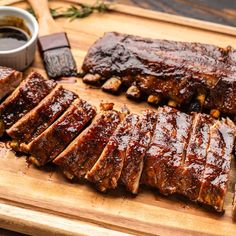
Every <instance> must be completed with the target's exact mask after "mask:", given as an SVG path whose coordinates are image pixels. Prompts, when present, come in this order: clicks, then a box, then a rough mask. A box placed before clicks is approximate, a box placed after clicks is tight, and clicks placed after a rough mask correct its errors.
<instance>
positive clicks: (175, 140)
mask: <svg viewBox="0 0 236 236" xmlns="http://www.w3.org/2000/svg"><path fill="white" fill-rule="evenodd" d="M157 114H158V116H157V124H156V129H155V132H154V135H153V138H152V142H151V145H150V148H149V149H148V151H147V154H146V161H145V162H146V163H145V168H144V182H145V183H146V184H147V185H151V186H153V187H157V188H158V189H159V190H160V192H161V193H163V194H166V195H167V194H170V193H174V192H175V191H176V186H174V184H173V178H174V176H175V172H176V171H177V169H178V167H179V166H181V165H182V163H183V161H184V158H185V150H186V148H187V142H188V137H189V133H190V130H191V125H192V117H191V116H189V115H187V114H184V113H182V112H179V111H177V110H176V109H174V108H170V107H163V108H159V109H158V113H157Z"/></svg>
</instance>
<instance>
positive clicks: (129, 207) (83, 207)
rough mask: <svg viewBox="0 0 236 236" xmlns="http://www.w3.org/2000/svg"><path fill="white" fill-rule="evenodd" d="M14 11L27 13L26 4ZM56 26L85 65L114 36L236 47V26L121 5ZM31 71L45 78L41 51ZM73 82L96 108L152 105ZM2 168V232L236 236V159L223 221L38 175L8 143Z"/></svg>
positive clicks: (47, 173) (185, 204) (53, 174)
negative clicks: (107, 35) (98, 44)
mask: <svg viewBox="0 0 236 236" xmlns="http://www.w3.org/2000/svg"><path fill="white" fill-rule="evenodd" d="M4 1H5V0H2V1H1V2H0V3H1V4H3V3H4ZM6 2H8V3H9V2H12V0H6ZM6 2H5V3H6ZM80 2H81V1H80ZM86 2H91V1H86ZM14 5H15V6H18V7H22V8H26V7H28V5H27V4H26V3H17V4H14ZM69 5H70V4H69V3H65V2H61V1H52V2H51V3H50V6H51V7H53V8H56V7H68V6H69ZM57 22H58V24H60V25H61V26H62V27H64V29H65V31H66V32H67V33H68V37H69V39H70V42H71V46H72V51H73V54H74V57H75V59H76V62H77V65H78V67H80V66H81V63H82V61H83V58H84V56H85V54H86V51H87V49H88V48H89V46H90V45H91V44H92V43H93V42H94V41H95V40H96V39H98V37H100V36H102V35H103V33H104V32H107V31H119V32H122V33H130V34H135V35H142V36H146V37H151V38H160V39H172V40H180V41H190V42H191V41H197V42H202V43H211V44H216V45H219V46H226V45H232V46H233V47H235V48H236V38H235V37H234V35H236V34H235V32H236V30H235V28H232V27H225V26H220V25H216V24H212V23H206V22H201V21H196V20H192V19H188V18H183V17H176V18H175V17H173V16H169V15H167V14H162V13H154V12H150V11H147V10H142V9H141V10H139V9H138V8H133V7H124V6H122V5H118V6H117V8H116V9H115V11H112V12H109V13H106V14H93V15H92V16H90V17H87V18H84V19H79V20H74V21H70V20H68V19H58V20H57ZM220 32H222V33H220ZM31 70H37V71H39V72H40V73H42V74H44V75H45V71H44V69H43V66H42V61H41V59H40V57H39V54H38V53H37V55H36V58H35V62H34V63H33V65H32V67H31V68H29V70H27V71H26V72H25V74H27V73H29V72H30V71H31ZM70 82H71V81H70V80H69V81H68V82H67V83H64V85H65V87H67V88H69V89H72V90H74V91H76V92H78V94H79V95H80V97H82V98H84V99H86V100H87V101H89V102H90V103H92V104H95V105H97V106H98V105H99V103H100V102H101V101H109V102H114V103H115V104H116V106H115V107H116V108H119V107H120V106H121V105H122V104H124V103H125V104H127V105H128V107H129V108H130V109H131V110H132V111H133V112H137V113H138V112H140V111H141V110H142V109H144V108H147V107H149V106H148V105H147V104H146V103H145V102H142V103H136V102H132V101H130V100H128V99H126V97H125V96H124V95H121V96H118V97H117V96H113V95H109V94H106V93H103V92H102V91H100V89H97V88H93V87H90V86H88V85H85V84H83V83H82V81H81V79H77V82H76V83H70ZM0 166H1V168H0V227H2V228H6V229H11V230H16V231H19V232H23V233H27V234H34V235H50V234H55V235H123V234H126V235H127V234H135V235H236V224H235V223H234V221H233V218H232V198H233V184H234V183H235V182H236V163H235V161H233V164H232V171H231V177H230V183H229V191H228V193H227V196H226V202H225V214H224V215H219V214H216V213H215V212H212V211H210V210H209V209H208V210H207V209H205V208H203V207H201V206H199V205H197V204H193V203H190V202H189V201H187V200H186V199H184V198H182V197H179V196H171V197H168V198H166V197H163V196H162V195H160V194H159V193H158V192H157V191H156V190H152V189H148V188H145V187H142V188H141V189H140V193H139V194H138V196H136V197H134V196H132V195H130V194H128V193H127V192H125V191H124V189H122V188H121V187H120V188H119V189H117V190H115V191H111V192H109V193H107V194H101V193H98V192H97V191H96V190H94V188H93V187H92V186H90V185H89V184H87V183H70V182H68V181H67V180H66V179H65V178H64V177H63V176H62V175H61V173H60V172H59V171H58V170H57V169H56V167H53V166H48V167H46V168H42V169H38V168H36V167H34V166H29V165H28V164H27V163H26V162H25V157H17V156H15V155H14V153H12V152H11V151H10V150H8V149H6V148H5V147H4V145H3V144H2V143H0Z"/></svg>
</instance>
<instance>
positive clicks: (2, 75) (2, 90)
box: [0, 66, 23, 101]
mask: <svg viewBox="0 0 236 236" xmlns="http://www.w3.org/2000/svg"><path fill="white" fill-rule="evenodd" d="M22 79H23V77H22V73H21V72H18V71H16V70H13V69H10V68H7V67H3V66H0V101H1V100H2V99H3V98H4V97H5V96H6V95H8V94H10V93H11V92H13V91H14V90H15V89H16V87H17V86H18V85H19V84H20V82H21V81H22Z"/></svg>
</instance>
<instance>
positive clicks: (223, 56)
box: [82, 33, 236, 118]
mask: <svg viewBox="0 0 236 236" xmlns="http://www.w3.org/2000/svg"><path fill="white" fill-rule="evenodd" d="M235 54H236V53H235V51H234V50H232V49H231V48H230V47H227V48H220V47H217V46H213V45H208V44H201V43H188V42H176V41H168V40H157V39H148V38H142V37H139V36H131V35H126V34H120V33H106V34H105V35H104V36H103V37H102V38H100V39H99V40H97V42H95V44H94V45H92V46H91V48H90V49H89V51H88V53H87V55H86V57H85V59H84V62H83V66H82V70H83V73H84V74H85V76H84V78H83V81H84V82H85V83H90V84H95V85H102V88H103V90H105V91H107V92H111V93H117V92H118V91H119V89H120V88H121V85H124V86H125V87H128V90H127V92H126V94H127V97H129V98H134V99H146V100H147V101H148V102H149V103H152V104H160V103H163V102H166V103H167V104H168V105H170V106H174V107H180V108H183V109H185V110H186V109H188V110H190V111H201V110H202V109H206V111H207V110H212V111H211V114H212V115H214V116H216V117H217V116H219V113H220V112H222V113H223V114H225V115H227V116H231V117H233V118H234V117H236V96H235V91H236V79H235V78H236V69H235V68H236V67H235V65H236V59H235V58H236V57H235ZM104 82H105V83H104ZM225 94H227V96H225Z"/></svg>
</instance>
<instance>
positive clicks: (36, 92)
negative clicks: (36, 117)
mask: <svg viewBox="0 0 236 236" xmlns="http://www.w3.org/2000/svg"><path fill="white" fill-rule="evenodd" d="M55 86H56V83H55V82H53V81H51V80H45V79H44V78H43V77H42V76H41V75H40V74H38V73H36V72H32V73H31V74H30V75H29V76H28V77H27V79H26V80H24V81H23V82H22V83H21V84H20V86H19V87H18V88H17V89H16V90H15V91H14V92H13V93H12V94H11V96H9V97H8V98H7V99H6V100H5V101H4V102H3V103H2V104H1V105H0V114H1V115H0V119H1V120H2V121H3V123H4V126H5V129H7V128H9V127H11V126H12V125H13V124H14V123H15V122H16V121H18V120H19V119H20V118H21V117H23V116H24V115H25V114H26V113H27V112H29V111H30V110H31V109H33V108H34V107H35V106H37V105H38V103H39V102H40V101H41V100H42V99H43V98H44V97H45V96H46V95H48V94H49V93H50V91H51V90H52V89H53V88H54V87H55ZM0 136H1V134H0Z"/></svg>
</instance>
